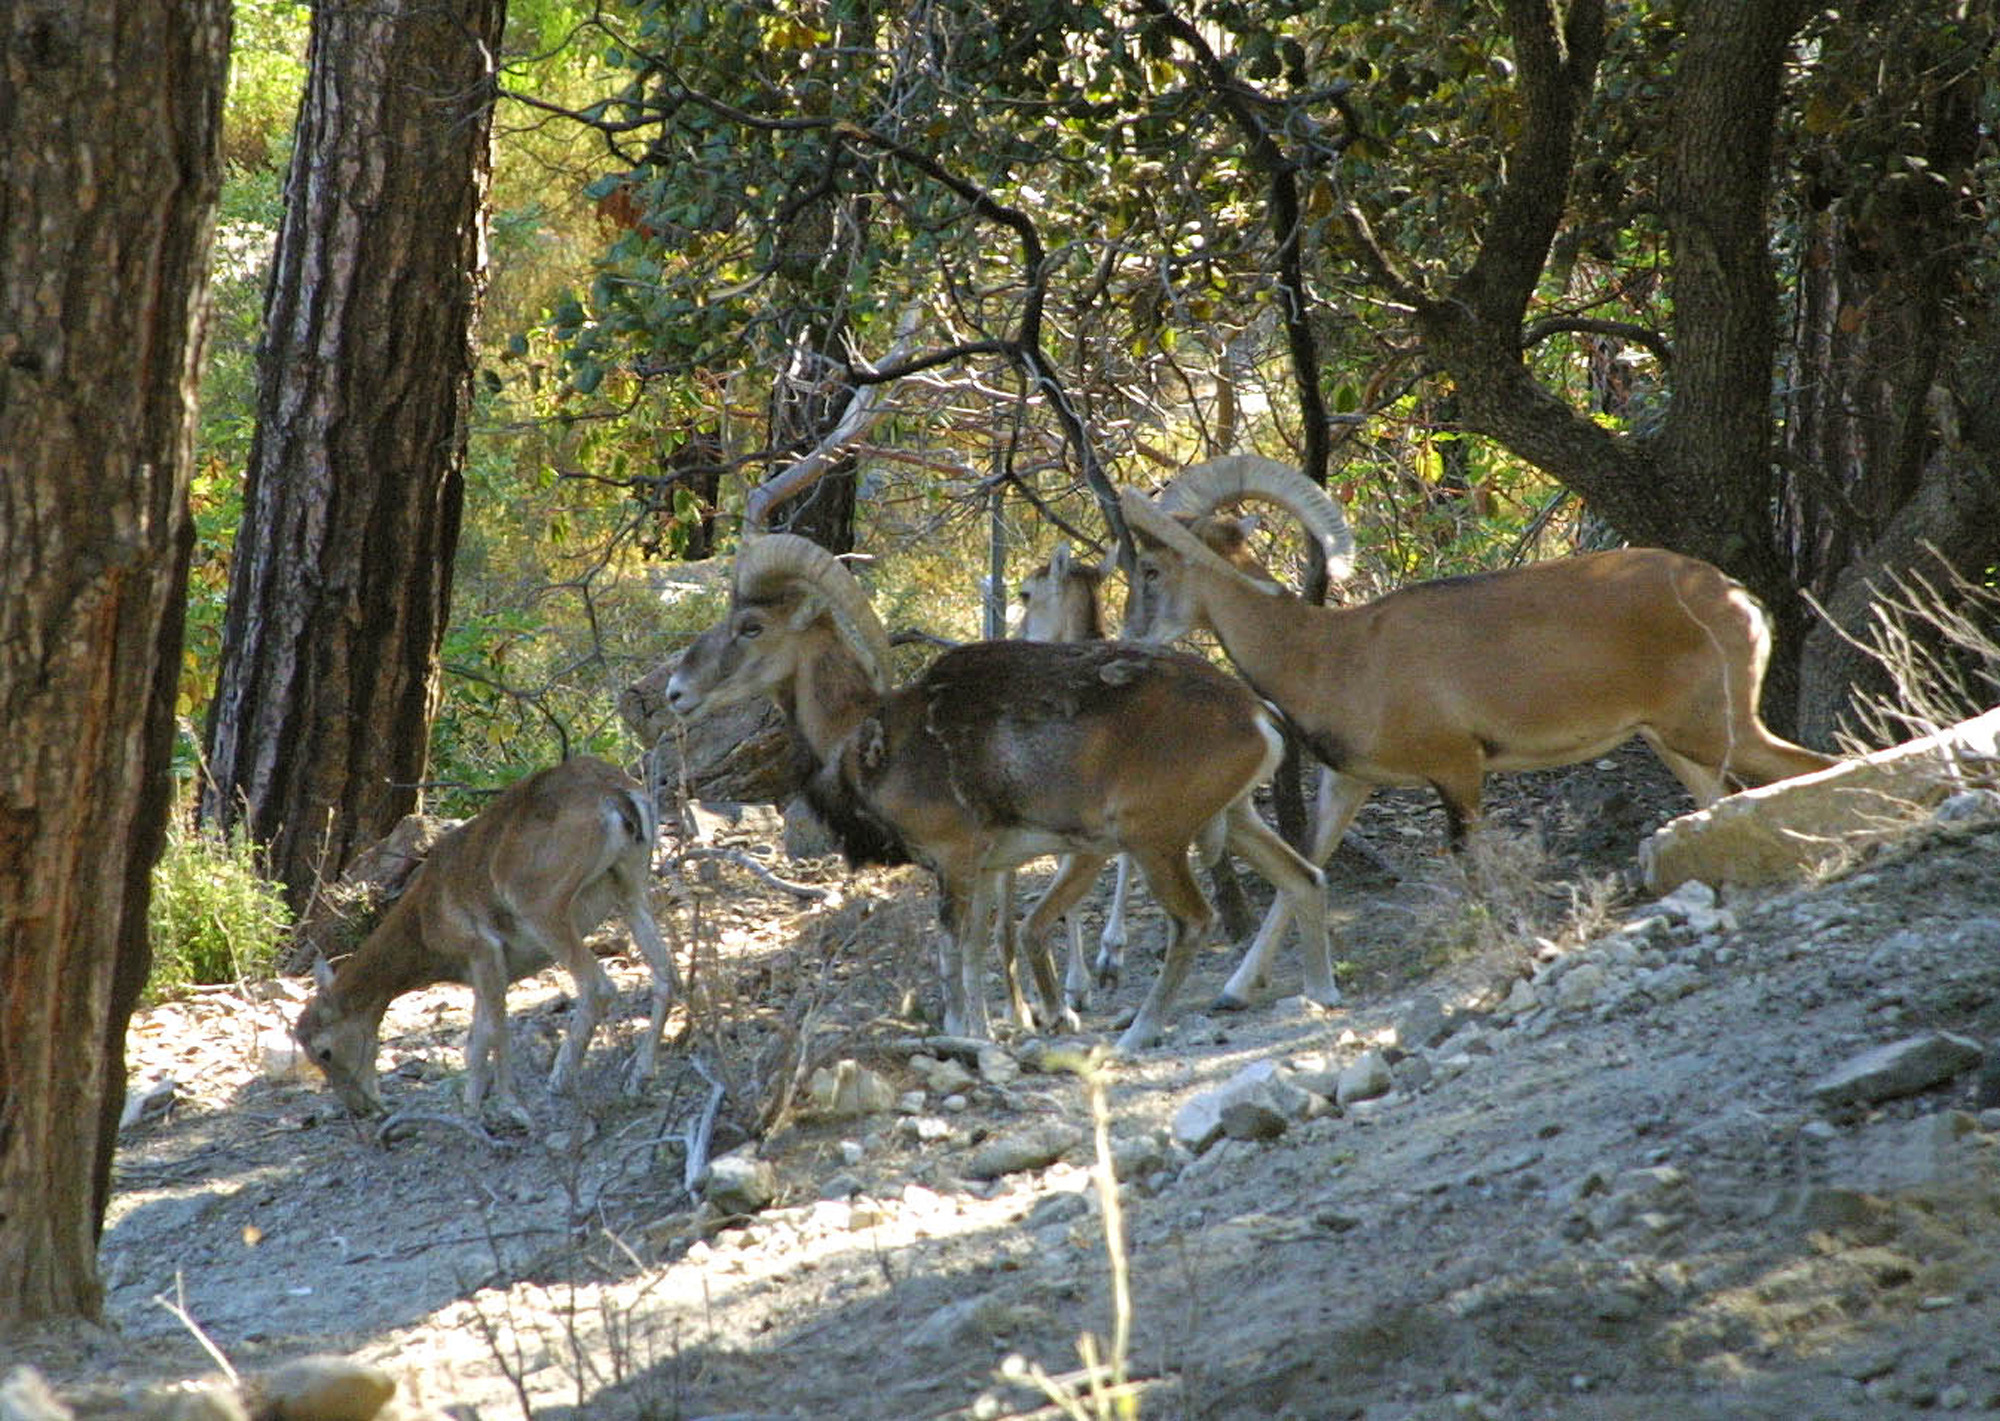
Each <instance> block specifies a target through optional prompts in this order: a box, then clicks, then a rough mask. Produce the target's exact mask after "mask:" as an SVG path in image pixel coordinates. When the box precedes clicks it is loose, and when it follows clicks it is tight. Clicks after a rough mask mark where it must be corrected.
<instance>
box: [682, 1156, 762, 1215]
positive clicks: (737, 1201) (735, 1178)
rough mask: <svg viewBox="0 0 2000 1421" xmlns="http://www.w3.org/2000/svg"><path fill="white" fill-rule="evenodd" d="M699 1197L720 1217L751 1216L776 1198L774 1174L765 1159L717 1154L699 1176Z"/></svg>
mask: <svg viewBox="0 0 2000 1421" xmlns="http://www.w3.org/2000/svg"><path fill="white" fill-rule="evenodd" d="M701 1197H702V1199H703V1200H704V1201H706V1202H707V1203H708V1205H709V1206H710V1207H711V1208H714V1209H716V1210H717V1211H719V1212H721V1213H724V1214H754V1213H756V1212H758V1211H759V1210H761V1209H764V1208H768V1207H769V1206H770V1203H771V1201H772V1200H773V1199H776V1198H777V1197H778V1172H777V1170H775V1169H773V1168H772V1167H771V1164H770V1162H769V1161H768V1160H761V1159H757V1158H755V1157H753V1156H750V1155H745V1154H727V1155H719V1156H717V1157H716V1158H715V1159H713V1160H710V1161H709V1165H708V1172H707V1174H705V1175H704V1176H703V1177H702V1182H701Z"/></svg>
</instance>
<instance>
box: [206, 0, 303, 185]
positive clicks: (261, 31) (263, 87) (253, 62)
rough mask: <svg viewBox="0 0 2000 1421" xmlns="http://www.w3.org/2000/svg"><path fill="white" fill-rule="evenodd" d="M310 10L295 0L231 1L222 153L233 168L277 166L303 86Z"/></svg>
mask: <svg viewBox="0 0 2000 1421" xmlns="http://www.w3.org/2000/svg"><path fill="white" fill-rule="evenodd" d="M311 24H312V11H311V8H310V7H309V6H308V5H306V4H303V3H301V0H236V29H235V33H234V36H233V38H232V43H231V45H230V50H229V92H228V94H227V95H226V97H225V98H224V101H223V111H222V151H223V159H224V162H225V163H226V164H227V165H228V167H229V168H230V169H231V170H233V171H249V170H255V169H263V168H272V167H276V168H282V167H283V166H284V159H285V155H286V153H287V152H288V151H289V149H290V147H291V132H292V124H293V120H294V119H295V118H296V117H297V116H298V111H299V94H300V92H301V91H302V90H303V89H304V87H305V77H306V66H305V54H306V38H307V34H308V31H309V30H310V28H311Z"/></svg>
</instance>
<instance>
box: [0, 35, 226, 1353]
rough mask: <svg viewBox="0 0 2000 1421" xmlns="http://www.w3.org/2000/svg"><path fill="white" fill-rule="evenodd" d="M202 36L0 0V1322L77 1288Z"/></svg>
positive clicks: (136, 891) (165, 615)
mask: <svg viewBox="0 0 2000 1421" xmlns="http://www.w3.org/2000/svg"><path fill="white" fill-rule="evenodd" d="M228 37H229V4H228V0H70V3H69V4H67V5H65V6H60V7H51V6H49V5H47V4H27V3H18V0H0V357H4V359H0V566H4V567H5V568H6V569H7V580H6V585H5V590H4V592H0V724H4V725H5V726H6V732H7V743H8V750H7V753H6V754H5V755H4V756H0V1324H5V1323H7V1322H10V1321H15V1320H25V1319H33V1318H44V1317H88V1318H95V1317H97V1316H98V1315H99V1313H100V1311H101V1305H102V1289H101V1287H100V1285H99V1282H98V1277H97V1258H96V1255H97V1236H98V1232H99V1230H100V1229H101V1228H102V1225H103V1218H104V1209H105V1205H106V1203H107V1201H108V1197H109V1192H110V1177H111V1153H112V1147H113V1144H114V1140H115V1133H116V1129H117V1122H118V1117H119V1114H120V1111H121V1108H122V1106H123V1103H124V1094H125V1026H126V1022H127V1021H128V1019H129V1018H130V1016H131V1013H132V1008H133V1005H134V1004H135V1003H136V1001H137V1000H138V996H139V992H140V990H141V989H142V988H143V987H144V985H145V980H146V972H147V969H148V966H149V961H150V958H149V953H148V949H147V943H146V904H147V899H148V896H149V874H150V873H151V870H152V867H153V863H154V861H155V859H157V858H158V856H159V850H160V845H161V841H162V837H163V832H164V828H165V823H166V814H167V811H168V807H169V799H170V794H171V784H170V777H169V767H170V764H171V754H172V746H173V739H172V737H173V706H174V686H175V682H176V678H177V677H178V674H179V670H180V651H181V640H180V639H181V615H182V611H183V607H184V604H185V599H186V585H187V560H188V552H189V548H190V546H191V536H192V525H191V523H190V521H189V518H188V512H187V480H188V469H189V465H190V463H191V459H192V438H193V411H194V393H195V391H194V386H195V378H196V372H197V371H198V370H199V368H200V345H201V328H202V313H203V311H204V309H205V306H206V301H207V261H208V246H209V236H210V232H211V223H212V219H213V214H214V208H215V200H216V194H217V184H218V179H219V173H220V167H221V102H222V84H223V74H224V67H225V64H226V61H227V56H228ZM106 114H116V115H118V116H119V121H118V122H117V123H116V124H107V123H106V122H105V115H106ZM85 174H88V175H90V180H88V181H86V180H85V178H84V176H83V175H85Z"/></svg>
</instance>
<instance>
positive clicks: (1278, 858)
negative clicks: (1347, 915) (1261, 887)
mask: <svg viewBox="0 0 2000 1421" xmlns="http://www.w3.org/2000/svg"><path fill="white" fill-rule="evenodd" d="M1229 825H1230V835H1229V842H1230V844H1231V846H1232V847H1234V848H1235V850H1236V851H1237V852H1238V853H1240V854H1242V855H1243V857H1244V858H1246V859H1248V860H1249V861H1250V866H1251V867H1252V868H1254V869H1256V870H1257V872H1259V873H1261V874H1263V875H1264V877H1265V878H1267V879H1268V880H1270V883H1271V886H1272V887H1274V888H1276V889H1277V890H1278V897H1279V900H1280V901H1282V902H1284V903H1286V904H1287V905H1288V906H1289V907H1290V909H1291V917H1292V919H1293V920H1294V921H1295V922H1297V923H1298V925H1299V958H1300V965H1301V966H1302V967H1303V968H1304V977H1305V994H1306V996H1307V997H1308V998H1309V999H1311V1000H1312V1001H1314V1002H1317V1003H1318V1004H1319V1005H1320V1006H1323V1007H1331V1006H1338V1005H1339V1004H1340V987H1339V986H1338V985H1337V984H1336V983H1335V982H1334V980H1333V949H1332V945H1331V943H1330V942H1329V941H1328V939H1327V932H1326V875H1324V874H1323V873H1321V872H1320V871H1319V869H1318V868H1317V867H1315V866H1314V865H1313V864H1311V863H1309V862H1307V861H1306V860H1305V859H1304V858H1303V857H1302V856H1300V854H1299V853H1298V852H1297V851H1296V850H1294V849H1293V848H1292V846H1291V845H1289V844H1287V843H1286V842H1285V840H1284V837H1283V836H1282V835H1280V834H1279V833H1278V831H1277V830H1275V829H1273V828H1271V827H1270V825H1268V824H1266V823H1265V822H1264V821H1263V820H1262V819H1260V818H1258V817H1257V810H1256V808H1255V807H1254V806H1252V805H1251V803H1250V801H1249V800H1247V799H1243V800H1238V801H1237V802H1236V803H1235V804H1234V805H1232V806H1231V807H1230V810H1229Z"/></svg>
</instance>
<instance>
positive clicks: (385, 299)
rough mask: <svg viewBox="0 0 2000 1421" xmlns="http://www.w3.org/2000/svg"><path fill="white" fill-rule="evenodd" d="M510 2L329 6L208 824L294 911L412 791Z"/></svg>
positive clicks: (303, 134) (424, 741)
mask: <svg viewBox="0 0 2000 1421" xmlns="http://www.w3.org/2000/svg"><path fill="white" fill-rule="evenodd" d="M505 14H506V5H505V0H370V3H367V4H360V3H354V0H334V2H333V3H324V4H321V5H319V6H317V7H316V8H315V9H314V12H313V32H312V43H311V55H310V64H309V69H310V78H309V81H308V92H307V94H306V99H305V103H304V105H303V106H302V108H301V110H300V115H299V127H298V139H297V144H296V147H295V149H294V155H293V160H292V168H291V173H290V176H289V178H288V180H287V185H286V186H287V207H286V216H285V224H284V228H283V230H282V231H281V233H280V235H279V239H278V255H277V261H276V265H275V269H274V271H273V273H272V280H271V289H270V295H269V298H268V301H267V305H266V310H265V335H264V345H263V348H262V351H261V362H262V363H261V373H260V387H259V400H258V419H257V434H256V439H255V441H254V444H253V447H252V450H251V456H250V468H249V474H248V483H247V486H246V489H245V496H244V518H243V526H242V529H241V531H240V533H239V534H238V538H237V544H236V553H235V562H234V565H233V567H232V569H231V579H230V589H229V612H228V617H227V621H226V625H225V627H224V633H223V649H222V674H221V677H220V679H219V681H218V684H217V688H216V695H215V699H214V702H213V704H212V706H211V709H210V715H209V722H208V727H207V764H208V770H209V774H210V776H211V780H210V783H209V785H208V788H207V791H206V794H205V797H204V803H203V812H204V814H205V816H206V817H208V818H209V819H211V820H214V821H216V822H219V823H224V824H227V823H232V822H234V821H235V820H237V819H238V818H239V817H241V818H242V819H244V820H245V821H246V822H247V823H248V825H249V828H250V831H251V833H252V835H253V837H255V838H256V839H257V840H258V841H260V842H262V843H266V844H268V845H269V846H270V854H271V863H272V866H273V870H274V872H275V873H276V874H277V876H278V877H279V878H281V879H282V880H283V881H284V883H285V885H286V889H287V896H288V898H289V899H290V901H291V902H292V904H293V905H294V906H295V907H296V906H299V905H301V904H302V903H303V902H304V901H305V900H306V898H307V897H308V896H309V894H310V891H311V889H312V887H313V885H314V884H315V882H316V881H317V879H318V878H319V877H320V876H321V875H322V874H323V873H329V872H332V871H337V870H338V869H339V867H340V866H341V865H342V864H344V863H345V862H346V861H347V859H348V858H349V857H350V856H351V855H352V854H353V852H354V851H355V850H357V849H359V848H360V847H362V846H364V845H365V844H367V843H368V842H370V841H372V840H374V839H376V838H378V837H380V836H381V835H382V834H384V833H386V832H387V831H388V830H389V829H390V828H391V827H393V826H394V824H395V822H396V820H397V819H398V818H400V817H401V816H402V815H404V814H406V813H408V812H409V811H410V810H411V809H412V808H414V807H415V805H416V801H417V785H418V784H419V782H420V781H421V780H422V778H423V773H424V765H425V760H426V755H427V750H428V741H429V732H430V723H431V718H432V715H433V714H434V712H435V710H436V705H437V696H438V651H439V648H440V646H441V644H442V640H443V636H444V630H445V624H446V616H447V612H448V610H449V607H450V601H451V569H452V557H453V554H454V552H455V551H456V548H457V544H458V531H459V517H460V505H461V500H462V497H463V484H462V468H463V463H464V457H465V446H466V434H467V418H468V412H469V408H470V395H471V381H472V374H473V348H472V342H471V334H472V328H473V323H474V319H475V316H476V313H477V309H478V304H479V297H480V294H481V289H482V286H483V281H484V250H483V245H482V241H481V218H482V214H483V209H484V205H485V197H486V189H487V178H488V173H489V166H490V159H489V153H488V138H489V134H490V130H491V102H492V95H493V74H492V64H493V56H494V55H495V54H496V53H497V52H498V49H499V44H500V34H501V28H502V24H503V21H504V19H505Z"/></svg>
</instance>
